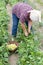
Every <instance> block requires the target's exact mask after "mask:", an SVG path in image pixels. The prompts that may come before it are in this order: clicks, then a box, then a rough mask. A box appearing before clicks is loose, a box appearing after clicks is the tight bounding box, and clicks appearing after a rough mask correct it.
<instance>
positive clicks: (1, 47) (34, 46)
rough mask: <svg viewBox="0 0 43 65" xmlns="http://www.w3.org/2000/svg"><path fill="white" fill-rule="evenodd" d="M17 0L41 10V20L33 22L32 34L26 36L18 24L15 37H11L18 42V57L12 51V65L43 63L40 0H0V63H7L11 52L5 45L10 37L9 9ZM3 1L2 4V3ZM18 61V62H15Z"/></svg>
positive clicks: (10, 21)
mask: <svg viewBox="0 0 43 65" xmlns="http://www.w3.org/2000/svg"><path fill="white" fill-rule="evenodd" d="M18 1H22V2H26V3H28V4H30V5H31V6H32V7H33V8H35V9H39V10H41V12H42V22H41V24H39V23H33V30H34V34H33V33H31V35H29V36H28V37H25V36H24V34H23V33H22V28H21V26H20V23H19V26H18V33H17V37H16V38H13V39H14V40H16V41H17V42H18V43H19V47H18V50H17V52H18V54H17V55H18V57H17V58H18V59H17V58H16V56H17V55H15V53H13V54H14V55H15V56H14V55H13V57H14V58H15V59H16V60H15V59H13V60H12V57H11V59H10V60H12V61H13V62H14V63H15V64H14V63H13V65H16V63H17V65H43V1H42V0H32V1H31V0H3V1H2V0H0V65H11V64H9V57H10V55H11V54H12V53H9V51H8V49H7V47H6V45H7V43H8V41H9V40H11V39H12V37H11V28H12V16H11V15H12V13H11V9H12V6H13V5H14V4H16V3H17V2H18ZM3 3H4V4H3ZM16 61H18V62H16Z"/></svg>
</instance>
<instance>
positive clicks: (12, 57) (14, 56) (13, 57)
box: [6, 4, 18, 65]
mask: <svg viewBox="0 0 43 65" xmlns="http://www.w3.org/2000/svg"><path fill="white" fill-rule="evenodd" d="M6 7H7V12H8V15H9V16H10V22H9V24H8V32H9V35H11V30H12V13H11V11H12V8H11V6H10V5H9V4H8V5H7V6H6ZM17 60H18V54H12V55H10V56H9V63H10V65H17Z"/></svg>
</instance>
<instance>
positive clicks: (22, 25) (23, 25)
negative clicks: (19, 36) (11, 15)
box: [21, 22, 28, 36]
mask: <svg viewBox="0 0 43 65" xmlns="http://www.w3.org/2000/svg"><path fill="white" fill-rule="evenodd" d="M21 27H22V29H23V32H24V34H25V36H28V32H27V30H26V27H25V24H24V23H22V22H21Z"/></svg>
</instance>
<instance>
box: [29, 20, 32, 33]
mask: <svg viewBox="0 0 43 65" xmlns="http://www.w3.org/2000/svg"><path fill="white" fill-rule="evenodd" d="M31 26H32V21H31V20H30V21H28V34H29V33H30V32H31Z"/></svg>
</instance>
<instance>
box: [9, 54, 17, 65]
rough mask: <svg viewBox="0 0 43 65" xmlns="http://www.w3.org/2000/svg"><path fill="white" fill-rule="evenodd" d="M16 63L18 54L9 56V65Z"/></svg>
mask: <svg viewBox="0 0 43 65" xmlns="http://www.w3.org/2000/svg"><path fill="white" fill-rule="evenodd" d="M17 61H18V54H12V55H11V56H9V63H10V65H17Z"/></svg>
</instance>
